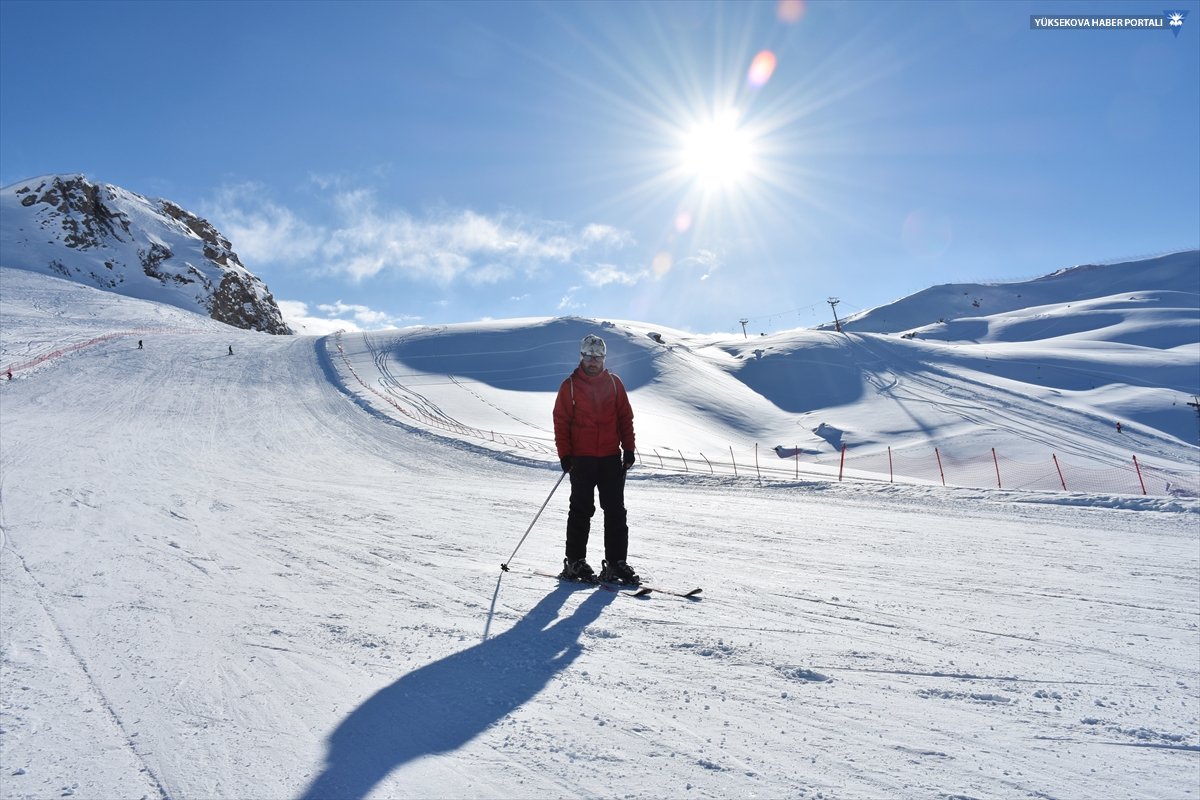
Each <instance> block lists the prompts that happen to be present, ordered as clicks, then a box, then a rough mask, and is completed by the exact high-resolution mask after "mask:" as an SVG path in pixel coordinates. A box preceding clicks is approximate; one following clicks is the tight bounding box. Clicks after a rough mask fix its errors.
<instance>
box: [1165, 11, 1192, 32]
mask: <svg viewBox="0 0 1200 800" xmlns="http://www.w3.org/2000/svg"><path fill="white" fill-rule="evenodd" d="M1187 15H1188V12H1186V11H1164V12H1163V16H1164V17H1166V18H1167V26H1168V27H1169V28H1170V29H1171V33H1173V34H1174V35H1175V36H1179V31H1180V30H1181V29H1182V28H1183V21H1184V19H1186V18H1187Z"/></svg>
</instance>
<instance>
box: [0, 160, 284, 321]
mask: <svg viewBox="0 0 1200 800" xmlns="http://www.w3.org/2000/svg"><path fill="white" fill-rule="evenodd" d="M0 221H2V223H0V264H3V265H5V266H7V267H17V268H20V269H28V270H33V271H35V272H41V273H44V274H49V275H57V276H59V277H63V278H67V279H69V280H74V281H79V282H81V283H85V284H88V285H91V286H97V287H99V288H101V289H105V290H108V291H112V292H116V293H118V294H121V295H125V296H127V297H136V298H140V299H143V300H154V301H157V302H160V303H166V304H168V305H173V306H176V307H179V308H185V309H188V310H190V311H195V312H197V313H201V314H204V315H205V316H209V317H211V318H212V319H215V320H218V321H220V322H224V323H226V324H229V325H233V326H234V327H237V328H244V329H247V330H259V331H265V332H267V333H280V334H284V333H290V331H289V330H288V328H287V326H286V325H285V324H284V322H283V317H282V316H281V315H280V312H279V308H278V307H277V306H276V305H275V299H274V298H273V297H272V296H271V293H270V291H268V290H267V287H266V285H264V284H263V282H262V281H261V280H259V279H258V278H257V277H255V276H254V275H252V274H251V273H250V272H249V270H247V269H246V268H245V267H244V266H243V265H242V263H241V262H240V261H239V260H238V256H237V253H235V252H234V251H233V247H232V245H231V244H230V242H229V240H228V239H226V238H225V237H224V236H222V235H221V234H220V232H219V231H217V229H216V228H214V227H213V226H212V225H211V224H209V222H208V221H207V220H204V219H201V218H200V217H197V216H196V215H194V214H192V213H190V212H188V211H185V210H184V209H182V208H180V207H179V206H178V205H176V204H174V203H172V202H170V201H169V200H160V199H148V198H145V197H142V196H141V195H138V194H134V193H133V192H130V191H127V190H125V189H121V188H119V187H116V186H112V185H109V184H96V183H92V182H91V181H89V180H88V179H87V178H86V177H84V176H82V175H47V176H44V177H40V178H34V179H32V180H28V181H22V182H20V183H16V184H13V185H11V186H6V187H4V188H3V189H0Z"/></svg>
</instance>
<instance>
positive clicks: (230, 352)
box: [229, 345, 233, 355]
mask: <svg viewBox="0 0 1200 800" xmlns="http://www.w3.org/2000/svg"><path fill="white" fill-rule="evenodd" d="M229 355H233V345H229Z"/></svg>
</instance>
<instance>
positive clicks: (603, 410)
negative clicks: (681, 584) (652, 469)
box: [554, 334, 641, 584]
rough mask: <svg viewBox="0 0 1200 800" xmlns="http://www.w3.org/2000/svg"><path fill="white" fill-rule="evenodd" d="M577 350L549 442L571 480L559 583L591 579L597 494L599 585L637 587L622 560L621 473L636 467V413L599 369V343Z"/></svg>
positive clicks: (625, 540)
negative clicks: (600, 552)
mask: <svg viewBox="0 0 1200 800" xmlns="http://www.w3.org/2000/svg"><path fill="white" fill-rule="evenodd" d="M579 351H580V352H579V355H580V360H579V366H578V367H576V368H575V371H574V372H572V373H571V374H570V376H568V377H567V379H566V380H564V381H563V382H562V385H561V386H559V389H558V397H557V399H556V400H555V403H554V443H555V445H556V446H557V448H558V458H559V462H560V463H561V465H562V469H563V472H568V473H570V474H571V503H570V510H569V511H568V513H567V547H566V558H564V559H563V571H562V574H561V576H560V577H562V578H564V579H567V580H577V581H579V580H582V581H594V580H595V579H596V573H595V571H594V570H592V568H591V566H590V565H589V564H588V563H587V544H588V535H589V532H590V530H591V524H592V523H591V520H592V516H593V515H595V513H596V502H595V494H596V489H597V488H599V490H600V507H601V508H602V509H604V556H605V558H604V561H603V562H602V569H601V572H600V580H605V581H615V582H618V583H625V584H638V583H640V582H641V580H640V578H638V575H637V573H636V572H634V571H633V568H632V567H630V566H629V564H628V563H627V562H626V560H625V559H626V556H627V555H628V552H629V525H628V524H627V522H626V519H627V518H626V512H625V473H626V471H628V470H629V468H630V467H632V466H633V463H634V437H633V408H632V407H631V406H630V405H629V395H628V394H627V393H626V391H625V386H624V384H622V383H621V379H620V378H618V377H617V376H616V375H614V374H613V373H611V372H609V371H608V370H607V369H605V368H604V358H605V355H606V351H607V348H606V347H605V344H604V340H603V339H601V338H600V337H599V336H596V335H595V334H588V335H587V336H585V337H584V338H583V342H582V343H581V345H580V348H579ZM622 451H624V455H622Z"/></svg>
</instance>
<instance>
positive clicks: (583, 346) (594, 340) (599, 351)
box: [579, 333, 608, 358]
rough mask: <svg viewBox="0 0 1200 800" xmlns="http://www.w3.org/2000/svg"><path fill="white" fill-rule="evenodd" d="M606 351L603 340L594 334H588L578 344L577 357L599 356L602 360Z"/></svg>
mask: <svg viewBox="0 0 1200 800" xmlns="http://www.w3.org/2000/svg"><path fill="white" fill-rule="evenodd" d="M607 350H608V348H606V347H605V346H604V340H603V339H601V338H600V337H599V336H597V335H596V334H594V333H589V334H588V335H587V336H585V337H583V341H582V342H580V343H579V355H581V356H599V357H600V358H604V355H605V353H606V352H607Z"/></svg>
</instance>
